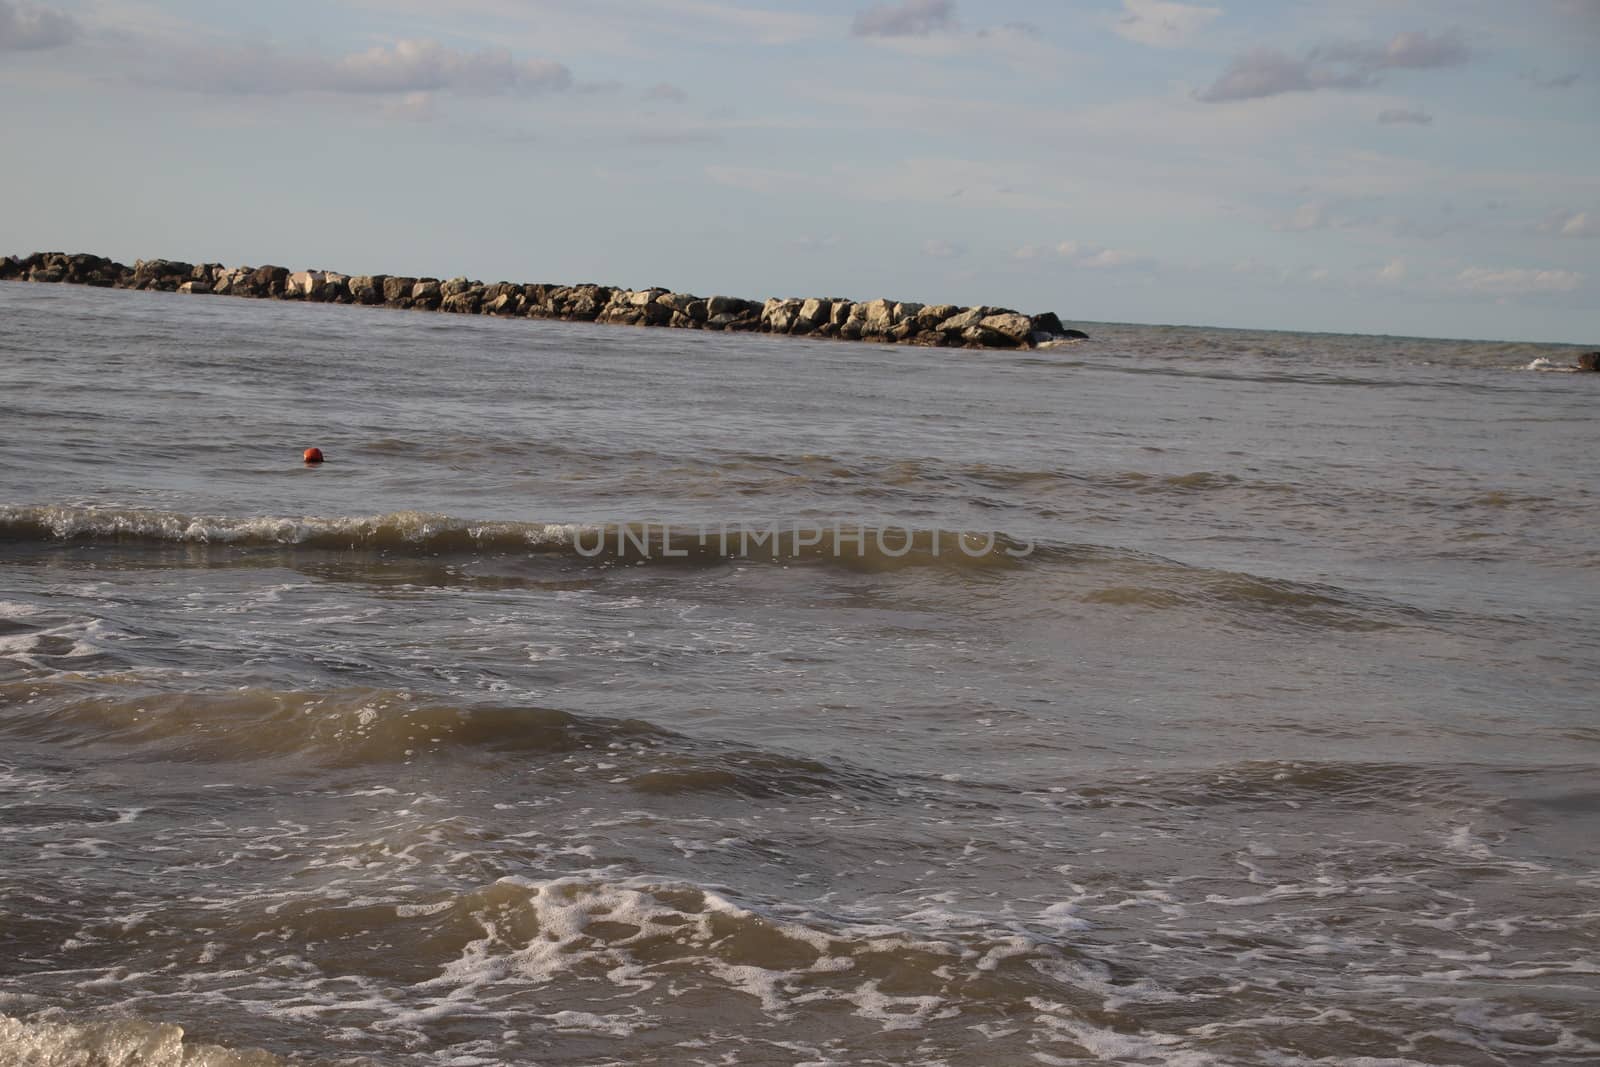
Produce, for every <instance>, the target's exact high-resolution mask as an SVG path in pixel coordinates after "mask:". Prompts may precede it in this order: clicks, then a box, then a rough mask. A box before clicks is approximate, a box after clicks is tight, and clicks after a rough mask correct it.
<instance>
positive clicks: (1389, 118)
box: [1378, 107, 1433, 126]
mask: <svg viewBox="0 0 1600 1067" xmlns="http://www.w3.org/2000/svg"><path fill="white" fill-rule="evenodd" d="M1378 124H1379V125H1381V126H1406V125H1410V126H1431V125H1433V116H1432V115H1430V114H1428V113H1427V112H1426V111H1423V110H1422V109H1421V108H1408V107H1387V108H1384V109H1383V110H1382V111H1380V112H1378Z"/></svg>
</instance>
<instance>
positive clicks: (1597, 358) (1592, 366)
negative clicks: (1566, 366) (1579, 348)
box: [1578, 352, 1600, 371]
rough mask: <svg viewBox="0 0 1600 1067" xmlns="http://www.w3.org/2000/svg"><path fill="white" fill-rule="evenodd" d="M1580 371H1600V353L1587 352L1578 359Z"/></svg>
mask: <svg viewBox="0 0 1600 1067" xmlns="http://www.w3.org/2000/svg"><path fill="white" fill-rule="evenodd" d="M1578 369H1579V370H1587V371H1600V352H1585V353H1584V354H1583V355H1581V356H1579V357H1578Z"/></svg>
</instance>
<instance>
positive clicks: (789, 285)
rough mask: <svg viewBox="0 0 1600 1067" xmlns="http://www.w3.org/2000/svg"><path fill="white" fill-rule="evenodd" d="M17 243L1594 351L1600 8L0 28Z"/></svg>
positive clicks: (400, 5)
mask: <svg viewBox="0 0 1600 1067" xmlns="http://www.w3.org/2000/svg"><path fill="white" fill-rule="evenodd" d="M0 93H3V94H4V98H5V100H6V106H5V107H4V108H3V109H0V136H3V143H4V145H5V151H4V156H3V162H0V198H3V202H4V204H5V205H6V207H5V210H4V211H3V212H0V251H5V252H11V253H27V252H31V251H35V250H46V251H68V252H72V251H90V252H97V253H100V254H104V255H110V256H112V257H114V258H117V259H120V260H123V261H124V262H129V263H131V262H132V261H133V260H134V259H135V258H139V257H146V258H148V257H156V256H160V257H166V258H171V259H182V260H187V261H191V262H199V261H215V262H222V263H227V264H229V265H241V264H249V265H260V264H262V263H275V264H281V265H284V266H288V267H291V268H302V267H309V268H321V269H333V270H341V271H344V272H347V273H379V272H382V273H393V274H415V275H430V276H442V277H449V276H453V275H457V274H464V275H467V276H469V277H473V278H481V279H483V280H486V281H496V280H502V279H504V280H511V281H519V282H537V281H556V282H577V281H597V282H602V283H606V284H612V285H623V286H628V287H633V288H642V287H647V286H655V285H659V286H664V287H666V288H669V289H674V290H685V291H690V292H695V293H699V294H702V295H709V294H712V293H727V294H730V295H736V296H744V297H754V298H763V297H766V296H843V297H849V298H852V299H870V298H873V297H879V296H885V297H890V298H894V299H903V300H918V301H922V302H924V303H953V304H961V305H970V304H995V305H1003V306H1009V307H1014V308H1018V309H1020V310H1023V311H1026V312H1030V313H1031V312H1038V311H1046V310H1053V311H1056V312H1058V313H1059V314H1060V315H1061V316H1062V317H1063V319H1065V320H1067V321H1069V322H1095V321H1119V322H1146V323H1181V324H1193V325H1214V326H1236V327H1248V328H1266V329H1290V330H1318V331H1333V332H1341V333H1384V334H1403V335H1414V336H1433V337H1465V338H1491V339H1508V340H1530V341H1560V342H1571V343H1578V344H1593V345H1597V346H1600V311H1597V309H1600V0H1516V2H1514V3H1508V2H1506V0H1338V2H1337V3H1333V2H1316V3H1313V2H1300V0H1277V2H1271V3H1267V2H1258V0H1215V2H1214V3H1197V4H1190V3H1178V2H1175V0H1081V2H1072V0H1048V2H1047V0H989V2H986V3H978V2H976V0H886V2H883V3H871V2H866V0H819V2H815V3H790V4H776V3H759V2H748V3H739V2H734V0H626V2H624V0H454V2H450V3H445V2H441V0H316V2H303V0H274V2H273V3H271V4H250V5H245V4H217V3H214V2H189V0H171V2H167V3H153V2H146V0H78V2H70V0H61V2H55V3H44V2H35V0H0Z"/></svg>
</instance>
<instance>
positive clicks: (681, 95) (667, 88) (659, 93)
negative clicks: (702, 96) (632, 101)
mask: <svg viewBox="0 0 1600 1067" xmlns="http://www.w3.org/2000/svg"><path fill="white" fill-rule="evenodd" d="M644 98H645V99H646V100H664V101H666V102H668V103H673V104H679V103H682V102H683V101H685V100H687V99H689V94H688V93H686V92H684V91H683V90H682V89H680V88H678V87H677V86H676V85H671V84H669V83H667V82H657V83H656V84H654V85H652V86H651V87H650V88H648V89H646V90H645V91H644Z"/></svg>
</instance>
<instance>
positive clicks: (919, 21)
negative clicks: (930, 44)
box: [850, 0, 956, 37]
mask: <svg viewBox="0 0 1600 1067" xmlns="http://www.w3.org/2000/svg"><path fill="white" fill-rule="evenodd" d="M955 12H956V6H955V4H954V3H952V2H951V0H905V2H904V3H901V4H898V5H889V4H879V5H878V6H876V7H870V8H868V9H867V10H865V11H863V12H861V14H859V15H857V16H856V20H855V22H854V23H853V24H852V25H851V27H850V32H851V33H853V34H855V35H856V36H857V37H926V36H927V35H928V34H930V33H932V32H934V31H935V30H943V29H947V28H949V26H950V25H951V24H952V23H953V22H954V21H955Z"/></svg>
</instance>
